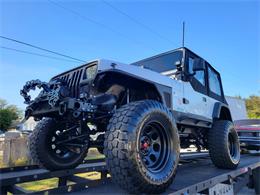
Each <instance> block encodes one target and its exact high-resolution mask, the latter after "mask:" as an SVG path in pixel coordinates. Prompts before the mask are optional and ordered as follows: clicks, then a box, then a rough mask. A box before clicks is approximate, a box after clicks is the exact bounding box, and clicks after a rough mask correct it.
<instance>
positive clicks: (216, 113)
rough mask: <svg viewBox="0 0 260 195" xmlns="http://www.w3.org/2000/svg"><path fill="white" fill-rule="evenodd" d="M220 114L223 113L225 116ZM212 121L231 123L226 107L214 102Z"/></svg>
mask: <svg viewBox="0 0 260 195" xmlns="http://www.w3.org/2000/svg"><path fill="white" fill-rule="evenodd" d="M221 112H224V113H225V114H224V115H223V113H221ZM223 117H224V118H223ZM212 119H213V120H216V119H225V120H230V121H233V120H232V115H231V112H230V109H229V107H228V105H227V104H224V103H222V102H216V103H215V105H214V109H213V113H212Z"/></svg>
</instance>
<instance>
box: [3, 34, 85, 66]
mask: <svg viewBox="0 0 260 195" xmlns="http://www.w3.org/2000/svg"><path fill="white" fill-rule="evenodd" d="M0 38H2V39H5V40H8V41H12V42H16V43H19V44H22V45H26V46H29V47H32V48H35V49H39V50H42V51H45V52H49V53H53V54H55V55H58V56H62V57H65V58H69V59H72V60H76V61H79V62H84V63H85V62H86V61H84V60H81V59H78V58H74V57H71V56H68V55H64V54H61V53H58V52H56V51H52V50H49V49H44V48H42V47H39V46H36V45H32V44H30V43H26V42H23V41H19V40H16V39H12V38H9V37H5V36H1V35H0Z"/></svg>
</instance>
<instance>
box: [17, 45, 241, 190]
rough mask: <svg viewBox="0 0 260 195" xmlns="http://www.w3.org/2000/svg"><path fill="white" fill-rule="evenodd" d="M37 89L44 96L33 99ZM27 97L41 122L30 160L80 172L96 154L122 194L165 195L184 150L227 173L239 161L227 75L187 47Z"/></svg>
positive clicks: (79, 71) (68, 79)
mask: <svg viewBox="0 0 260 195" xmlns="http://www.w3.org/2000/svg"><path fill="white" fill-rule="evenodd" d="M35 87H39V88H42V91H41V93H40V94H39V95H38V97H37V98H35V99H34V100H31V98H30V96H29V95H28V92H29V91H30V90H31V89H35ZM21 95H22V96H23V97H24V98H25V103H27V104H28V106H27V109H26V112H25V117H26V118H28V117H30V116H33V117H34V118H35V119H36V120H41V121H40V122H39V123H38V125H37V126H36V128H35V130H34V131H33V133H32V135H31V138H30V139H31V140H30V150H31V155H32V157H33V158H34V160H36V162H39V164H41V165H43V166H44V167H45V168H47V169H49V170H57V169H68V168H74V167H76V166H77V165H79V164H80V163H82V161H83V159H84V158H85V157H86V153H87V151H88V149H89V148H90V147H97V148H98V150H99V151H100V152H101V153H104V154H105V156H106V163H107V167H108V170H109V172H110V174H111V175H112V178H113V180H114V181H116V183H118V184H119V185H120V186H121V187H122V188H124V189H126V190H128V191H129V192H130V193H161V192H163V191H165V190H166V189H167V187H168V186H169V185H170V184H171V183H172V181H173V179H174V176H175V173H176V169H177V165H178V161H179V155H180V147H181V148H187V147H189V146H190V145H196V146H197V148H198V149H199V150H200V149H208V150H209V154H210V157H211V159H212V162H213V163H214V164H215V165H216V166H217V167H220V168H228V169H234V168H236V167H237V166H238V163H239V160H240V150H239V141H238V136H237V133H236V131H235V129H234V126H233V123H232V118H231V114H230V111H229V108H228V105H227V102H226V100H225V97H224V93H223V88H222V84H221V78H220V74H219V73H218V72H217V71H216V70H215V69H214V68H213V67H212V66H211V65H210V64H209V63H208V62H206V61H205V60H203V59H202V58H201V57H199V56H198V55H196V54H194V53H193V52H192V51H190V50H189V49H187V48H179V49H176V50H173V51H170V52H166V53H163V54H159V55H157V56H154V57H151V58H148V59H144V60H141V61H139V62H136V63H133V64H130V65H128V64H123V63H119V62H114V61H110V60H95V61H93V62H90V63H87V64H84V65H83V66H80V67H77V68H75V69H72V70H69V71H67V72H65V73H62V74H60V75H57V76H55V77H54V78H52V79H51V80H50V82H48V83H45V82H41V81H39V80H32V81H29V82H27V83H26V85H25V86H24V87H23V89H22V90H21ZM92 135H97V139H93V138H92V137H93V136H92Z"/></svg>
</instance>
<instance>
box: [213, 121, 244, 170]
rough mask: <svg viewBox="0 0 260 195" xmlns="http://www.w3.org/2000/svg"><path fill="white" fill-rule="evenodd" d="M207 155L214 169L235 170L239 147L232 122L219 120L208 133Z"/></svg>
mask: <svg viewBox="0 0 260 195" xmlns="http://www.w3.org/2000/svg"><path fill="white" fill-rule="evenodd" d="M208 148H209V155H210V157H211V160H212V162H213V164H214V165H215V166H216V167H219V168H224V169H235V168H236V167H237V166H238V164H239V161H240V145H239V138H238V135H237V132H236V130H235V128H234V125H233V123H232V122H230V121H227V120H219V121H215V122H214V123H213V127H212V128H211V129H210V130H209V132H208Z"/></svg>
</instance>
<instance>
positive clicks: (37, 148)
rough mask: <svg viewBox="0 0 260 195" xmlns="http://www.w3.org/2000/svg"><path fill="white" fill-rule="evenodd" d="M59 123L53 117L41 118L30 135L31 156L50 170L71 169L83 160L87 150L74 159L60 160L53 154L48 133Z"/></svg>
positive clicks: (34, 160)
mask: <svg viewBox="0 0 260 195" xmlns="http://www.w3.org/2000/svg"><path fill="white" fill-rule="evenodd" d="M57 125H59V124H58V123H57V122H56V121H55V120H54V119H52V118H45V119H43V120H41V121H40V122H39V123H38V124H37V125H36V127H35V129H34V130H33V132H32V134H31V135H30V138H29V139H30V140H29V150H30V156H31V158H32V160H33V162H35V163H36V164H38V165H40V166H42V167H44V168H46V169H48V170H60V169H71V168H75V167H77V166H78V165H79V164H80V163H82V162H83V160H84V158H85V156H86V152H87V150H86V152H83V153H81V154H80V155H78V156H77V157H75V158H74V159H73V160H64V161H63V160H60V159H56V158H55V157H53V155H51V153H50V150H49V147H50V146H49V144H47V143H48V140H47V139H48V134H49V133H51V132H52V131H54V130H55V128H56V127H57Z"/></svg>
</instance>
